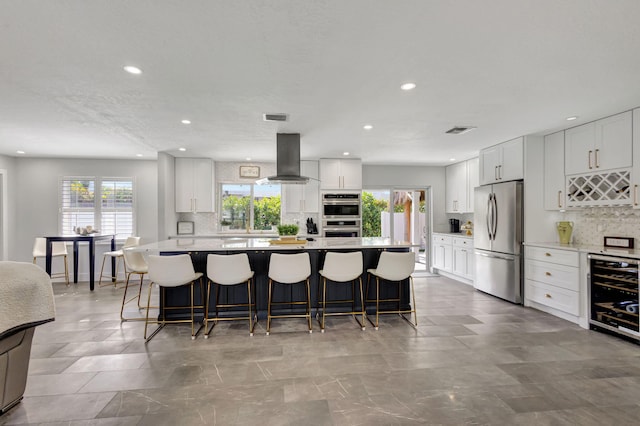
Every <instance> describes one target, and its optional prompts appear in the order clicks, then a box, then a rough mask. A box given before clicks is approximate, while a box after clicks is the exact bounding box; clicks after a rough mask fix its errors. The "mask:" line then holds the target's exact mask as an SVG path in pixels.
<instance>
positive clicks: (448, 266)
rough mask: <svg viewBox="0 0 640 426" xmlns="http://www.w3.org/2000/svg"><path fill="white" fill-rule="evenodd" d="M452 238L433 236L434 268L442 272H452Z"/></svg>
mask: <svg viewBox="0 0 640 426" xmlns="http://www.w3.org/2000/svg"><path fill="white" fill-rule="evenodd" d="M451 243H452V241H451V236H450V235H442V234H433V249H432V252H433V267H434V268H437V269H438V270H441V271H446V272H451V271H452V263H453V262H452V260H453V247H452V246H451Z"/></svg>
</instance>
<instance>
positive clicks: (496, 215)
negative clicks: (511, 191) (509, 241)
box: [491, 194, 498, 240]
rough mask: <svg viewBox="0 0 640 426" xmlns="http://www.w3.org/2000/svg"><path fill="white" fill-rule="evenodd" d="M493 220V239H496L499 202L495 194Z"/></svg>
mask: <svg viewBox="0 0 640 426" xmlns="http://www.w3.org/2000/svg"><path fill="white" fill-rule="evenodd" d="M491 217H492V218H493V229H492V230H491V232H492V233H493V239H494V240H495V239H496V233H497V232H498V200H497V199H496V194H493V214H492V215H491Z"/></svg>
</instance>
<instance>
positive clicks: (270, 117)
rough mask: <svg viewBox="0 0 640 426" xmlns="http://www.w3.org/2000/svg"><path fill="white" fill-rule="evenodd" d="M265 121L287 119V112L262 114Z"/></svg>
mask: <svg viewBox="0 0 640 426" xmlns="http://www.w3.org/2000/svg"><path fill="white" fill-rule="evenodd" d="M262 119H263V120H264V121H287V119H288V116H287V114H262Z"/></svg>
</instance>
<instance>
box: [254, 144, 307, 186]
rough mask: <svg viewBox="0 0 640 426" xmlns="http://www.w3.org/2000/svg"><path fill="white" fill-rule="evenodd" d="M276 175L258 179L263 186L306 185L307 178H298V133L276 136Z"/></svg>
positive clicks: (258, 182)
mask: <svg viewBox="0 0 640 426" xmlns="http://www.w3.org/2000/svg"><path fill="white" fill-rule="evenodd" d="M276 143H277V156H276V175H275V176H269V177H266V178H262V179H258V180H257V181H256V183H257V184H258V185H264V184H276V183H281V184H282V183H284V184H306V183H307V182H309V178H308V177H306V176H300V133H278V134H277V140H276Z"/></svg>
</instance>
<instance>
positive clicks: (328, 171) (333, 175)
mask: <svg viewBox="0 0 640 426" xmlns="http://www.w3.org/2000/svg"><path fill="white" fill-rule="evenodd" d="M320 189H355V190H361V189H362V161H361V160H357V159H340V158H323V159H321V160H320Z"/></svg>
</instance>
